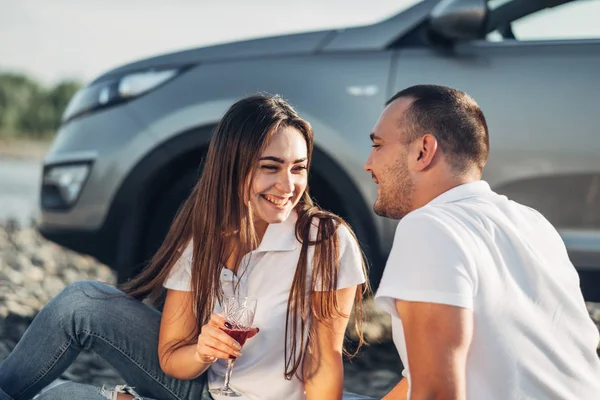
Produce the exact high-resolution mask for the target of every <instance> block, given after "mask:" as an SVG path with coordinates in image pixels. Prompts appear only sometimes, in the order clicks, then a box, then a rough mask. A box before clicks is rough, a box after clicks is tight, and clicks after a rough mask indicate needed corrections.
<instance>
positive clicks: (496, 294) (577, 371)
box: [376, 181, 600, 400]
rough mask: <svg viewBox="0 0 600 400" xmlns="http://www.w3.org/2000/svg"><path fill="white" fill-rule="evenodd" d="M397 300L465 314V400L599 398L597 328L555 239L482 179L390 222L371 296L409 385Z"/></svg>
mask: <svg viewBox="0 0 600 400" xmlns="http://www.w3.org/2000/svg"><path fill="white" fill-rule="evenodd" d="M396 299H400V300H405V301H418V302H430V303H439V304H447V305H451V306H456V307H462V308H467V309H470V310H473V322H474V330H473V339H472V343H471V346H470V349H469V353H468V356H467V365H466V369H467V371H466V377H467V378H466V384H467V399H469V400H471V399H472V400H496V399H497V400H512V399H536V400H537V399H573V400H587V399H589V400H592V399H594V400H597V399H600V360H599V358H598V356H597V355H596V347H597V346H598V342H599V334H598V330H597V328H596V326H595V325H594V323H593V322H592V320H591V318H590V316H589V314H588V311H587V309H586V306H585V302H584V299H583V296H582V294H581V290H580V287H579V277H578V274H577V271H576V270H575V268H574V267H573V265H572V263H571V262H570V260H569V257H568V255H567V251H566V248H565V245H564V243H563V241H562V239H561V237H560V236H559V234H558V232H557V231H556V230H555V229H554V228H553V226H552V225H551V224H550V223H549V222H548V221H547V220H546V219H545V218H544V217H543V216H542V215H541V214H539V213H538V212H537V211H535V210H533V209H531V208H528V207H525V206H523V205H520V204H518V203H515V202H513V201H510V200H508V199H507V198H506V197H505V196H501V195H498V194H496V193H494V192H493V191H492V190H491V189H490V187H489V185H488V184H487V183H486V182H484V181H477V182H472V183H467V184H464V185H461V186H458V187H456V188H453V189H451V190H449V191H447V192H445V193H443V194H442V195H440V196H438V197H437V198H435V199H434V200H433V201H431V202H430V203H429V204H427V205H426V206H424V207H422V208H419V209H417V210H415V211H413V212H411V213H409V214H408V215H407V216H406V217H404V218H403V219H402V220H401V221H400V222H399V224H398V227H397V230H396V235H395V237H394V243H393V246H392V250H391V253H390V256H389V258H388V261H387V265H386V268H385V271H384V274H383V278H382V280H381V283H380V286H379V289H378V291H377V295H376V301H377V303H378V304H379V305H380V306H381V307H383V308H384V309H385V310H386V311H387V312H389V313H390V314H391V315H392V329H393V338H394V343H395V345H396V347H397V349H398V352H399V354H400V357H401V359H402V361H403V364H404V366H405V371H404V372H403V374H404V375H405V376H407V377H408V378H409V384H410V364H411V360H410V359H408V357H407V353H406V344H405V340H404V332H403V328H402V322H401V320H400V318H399V316H398V313H397V311H396V307H395V300H396Z"/></svg>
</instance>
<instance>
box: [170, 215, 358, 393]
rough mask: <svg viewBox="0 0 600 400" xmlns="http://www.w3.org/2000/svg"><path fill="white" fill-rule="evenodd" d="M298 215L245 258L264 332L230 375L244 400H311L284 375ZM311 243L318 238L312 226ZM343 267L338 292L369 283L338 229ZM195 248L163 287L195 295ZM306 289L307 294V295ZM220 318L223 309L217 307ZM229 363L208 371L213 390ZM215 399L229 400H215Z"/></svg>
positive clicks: (246, 280) (246, 285)
mask: <svg viewBox="0 0 600 400" xmlns="http://www.w3.org/2000/svg"><path fill="white" fill-rule="evenodd" d="M297 219H298V215H297V214H296V213H295V212H292V214H291V215H290V217H289V218H288V219H287V220H286V221H284V222H282V223H280V224H270V225H269V226H268V228H267V231H266V232H265V235H264V237H263V239H262V241H261V243H260V245H259V247H258V248H257V249H256V250H254V251H252V252H250V253H249V254H247V255H246V256H244V258H243V259H242V261H241V264H240V267H239V270H238V273H237V276H239V277H240V279H241V284H240V287H241V288H242V289H243V290H244V294H245V295H246V296H249V297H254V298H257V299H258V301H257V307H256V314H255V317H254V326H256V327H258V328H259V329H260V332H259V333H258V334H257V335H256V336H255V337H253V338H251V339H248V341H247V342H246V344H245V345H244V347H243V348H242V355H241V356H240V357H238V359H237V360H236V362H235V366H234V368H233V373H232V375H231V387H232V388H233V389H235V390H237V391H239V392H241V393H243V397H238V398H239V399H242V400H281V399H286V400H303V399H305V398H306V395H305V391H304V384H303V383H302V382H301V381H300V380H299V379H298V378H297V377H296V376H294V377H293V378H292V379H291V380H286V379H285V376H284V372H285V326H286V313H287V303H288V298H289V295H290V288H291V286H292V280H293V278H294V274H295V272H296V266H297V264H298V259H299V257H300V249H301V246H302V245H301V243H300V242H299V241H298V240H297V238H296V231H295V229H296V221H297ZM312 228H313V229H312V231H311V237H312V239H315V238H316V225H315V224H313V227H312ZM338 237H339V244H340V264H339V271H338V283H337V288H338V289H343V288H347V287H350V286H354V285H358V284H361V283H364V282H365V276H364V273H363V268H362V253H361V251H360V248H359V246H358V243H356V241H355V240H354V238H353V237H352V235H351V234H350V232H349V231H348V229H347V228H346V227H345V226H340V227H339V228H338ZM313 254H314V247H312V246H311V247H309V251H308V261H309V265H308V269H309V273H310V272H311V271H312V259H313ZM191 261H192V247H191V245H189V246H188V247H187V248H186V249H185V251H184V252H183V255H182V257H181V258H180V259H179V260H178V262H177V263H176V264H175V266H174V267H173V270H172V272H171V274H170V276H169V278H168V279H167V280H166V281H165V283H164V286H165V287H166V288H168V289H174V290H183V291H191V289H190V279H191ZM232 278H234V279H235V277H234V276H233V274H232V271H230V270H228V269H226V268H223V270H222V273H221V280H222V281H226V282H230V281H231V279H232ZM308 293H309V292H308V288H307V294H308ZM214 311H215V312H216V313H219V312H220V308H219V305H218V304H217V305H216V306H215V310H214ZM226 367H227V362H226V361H225V360H218V361H216V362H215V363H214V364H212V365H211V367H210V368H209V369H208V384H209V388H211V389H213V388H219V387H221V386H222V385H223V379H224V376H225V370H226ZM212 396H213V397H214V398H215V399H221V398H223V399H225V398H229V397H221V396H216V395H212Z"/></svg>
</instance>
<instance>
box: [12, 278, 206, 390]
mask: <svg viewBox="0 0 600 400" xmlns="http://www.w3.org/2000/svg"><path fill="white" fill-rule="evenodd" d="M159 328H160V313H159V312H158V311H157V310H155V309H153V308H151V307H148V306H146V305H144V304H143V303H141V302H139V301H137V300H133V299H131V298H128V297H125V296H124V295H123V293H122V292H120V291H119V290H117V289H115V288H113V287H111V286H108V285H105V284H102V283H98V282H90V281H82V282H76V283H74V284H72V285H69V286H67V287H66V288H65V289H64V290H63V291H62V292H61V293H60V294H59V295H58V296H56V297H55V298H54V299H52V300H51V301H50V302H49V303H48V304H47V305H46V306H45V307H44V308H43V309H42V310H41V311H40V313H39V314H38V315H37V316H36V317H35V319H34V320H33V322H32V323H31V325H30V326H29V328H28V329H27V331H26V332H25V334H24V335H23V337H22V338H21V340H20V341H19V343H18V344H17V346H16V347H15V349H14V350H13V351H12V353H11V354H10V355H9V356H8V358H7V359H6V360H5V361H4V362H3V363H2V364H0V400H11V399H15V400H22V399H31V398H32V397H33V396H34V395H36V394H37V393H38V392H40V391H41V390H42V389H43V388H44V387H46V386H47V385H48V384H50V383H51V382H53V381H54V380H55V379H57V378H58V377H60V375H61V374H62V373H63V372H64V371H65V370H66V369H67V368H68V367H69V365H71V363H72V362H73V361H74V360H75V358H76V357H77V355H78V354H79V352H80V351H82V350H84V349H87V350H92V351H94V352H95V353H96V354H98V355H100V356H101V357H102V358H104V359H105V360H106V361H107V362H108V363H109V364H110V365H111V366H112V367H113V368H114V369H115V370H116V371H118V372H119V374H120V375H121V376H122V377H123V378H124V379H125V381H126V382H127V384H128V385H130V386H132V387H134V389H135V391H136V392H137V393H139V394H140V395H141V396H144V397H149V398H155V399H161V400H162V399H169V400H176V399H210V395H209V393H208V388H207V386H208V385H207V384H206V377H205V376H204V375H202V376H200V377H199V378H197V379H195V380H190V381H184V380H179V379H175V378H171V377H169V376H167V375H166V374H165V373H164V372H163V371H162V370H161V368H160V365H159V361H158V333H159ZM65 385H66V386H65ZM69 386H72V384H64V385H59V386H57V387H56V388H53V389H50V390H49V391H48V392H46V393H44V394H43V396H46V398H48V399H50V398H51V397H48V396H50V395H51V393H52V392H55V393H57V392H60V391H64V390H65V389H66V388H67V387H69ZM73 387H74V388H75V389H82V390H84V385H81V387H79V386H76V387H75V386H73ZM89 388H93V387H88V389H86V390H89ZM93 389H94V390H96V391H98V389H95V388H93ZM90 393H91V392H90ZM60 398H63V399H66V398H73V399H75V398H78V399H81V398H94V397H89V396H88V397H85V396H84V397H81V396H75V395H70V396H69V397H64V396H62V397H60Z"/></svg>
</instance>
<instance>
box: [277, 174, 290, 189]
mask: <svg viewBox="0 0 600 400" xmlns="http://www.w3.org/2000/svg"><path fill="white" fill-rule="evenodd" d="M277 183H278V186H279V187H278V189H279V190H280V191H281V192H282V193H284V194H290V193H293V192H294V177H293V176H292V174H290V173H289V172H284V173H282V174H281V176H280V177H279V180H278V182H277Z"/></svg>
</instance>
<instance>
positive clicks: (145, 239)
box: [117, 170, 199, 282]
mask: <svg viewBox="0 0 600 400" xmlns="http://www.w3.org/2000/svg"><path fill="white" fill-rule="evenodd" d="M198 177H199V171H195V170H190V171H187V172H185V173H183V174H182V175H181V177H180V178H179V179H178V180H177V181H176V182H175V183H174V184H173V185H172V186H171V187H170V188H168V189H167V190H166V191H165V192H164V193H163V194H161V196H159V197H157V198H156V200H155V201H156V203H155V204H153V205H150V207H149V212H148V218H150V221H149V222H146V224H145V226H144V227H143V229H141V235H142V236H141V237H140V240H139V241H138V243H140V251H139V253H138V254H139V258H138V259H139V260H140V262H138V263H137V264H138V267H137V268H135V269H134V270H133V271H132V272H133V273H127V274H126V275H125V274H124V273H122V272H121V271H122V270H121V271H119V273H118V276H117V279H118V281H119V282H125V281H126V280H127V279H129V278H130V277H131V276H135V275H136V274H138V273H139V272H140V271H141V270H142V269H143V268H144V267H146V266H147V265H148V264H149V262H150V260H151V259H152V257H153V256H154V254H155V253H156V251H157V250H158V249H159V248H160V246H161V244H162V243H163V241H164V239H165V237H166V235H167V233H168V232H169V228H170V227H171V224H172V222H173V219H174V218H175V215H176V214H177V212H178V210H179V208H180V206H181V205H182V204H183V202H184V201H185V200H186V199H187V198H188V196H189V195H190V193H191V191H192V189H193V188H194V185H195V184H196V182H197V180H198Z"/></svg>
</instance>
